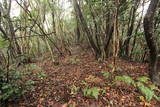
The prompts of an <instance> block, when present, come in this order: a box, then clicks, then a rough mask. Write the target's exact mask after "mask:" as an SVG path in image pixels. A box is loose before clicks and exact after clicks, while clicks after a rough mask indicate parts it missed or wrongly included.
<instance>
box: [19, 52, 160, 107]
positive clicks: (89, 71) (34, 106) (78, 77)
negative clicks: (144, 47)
mask: <svg viewBox="0 0 160 107" xmlns="http://www.w3.org/2000/svg"><path fill="white" fill-rule="evenodd" d="M73 53H74V55H72V56H67V57H65V58H61V60H60V65H58V66H55V65H54V64H53V63H52V62H51V61H47V59H48V56H47V55H46V56H44V57H45V58H44V59H45V60H43V61H41V62H37V63H36V64H37V65H38V66H40V67H42V68H43V71H44V72H46V74H47V77H46V78H45V79H43V80H40V79H38V78H36V77H35V76H34V75H32V76H31V77H30V78H29V79H32V80H34V81H36V82H35V87H34V88H33V89H32V90H31V91H30V92H29V93H27V94H26V95H25V96H26V97H25V99H24V100H22V101H20V103H19V106H20V107H122V106H123V107H129V106H136V107H141V106H142V107H143V106H145V102H143V101H141V100H140V99H139V96H142V95H141V94H140V93H139V92H138V90H137V89H136V88H134V87H133V86H128V85H126V84H122V83H117V84H115V85H112V84H111V81H112V78H110V79H108V80H106V79H105V78H104V77H103V75H102V73H101V71H105V72H111V70H110V69H109V68H107V65H109V64H112V63H111V62H112V61H111V59H109V60H108V61H106V62H103V63H99V62H97V61H95V59H94V57H93V56H92V55H91V52H89V51H88V52H73ZM75 58H77V59H80V62H77V63H76V64H71V63H70V62H71V61H70V60H71V59H75ZM117 64H118V66H119V67H120V68H121V69H122V70H123V72H116V73H112V76H113V75H129V76H131V77H133V78H136V77H139V76H144V75H147V73H146V71H147V69H146V67H147V64H142V63H135V62H128V61H126V60H122V59H118V60H117ZM35 72H36V71H33V74H34V73H35ZM89 78H96V80H95V81H94V82H91V81H90V80H89ZM82 80H86V81H87V82H88V83H89V82H91V83H89V84H90V85H89V87H94V86H96V87H100V88H101V89H104V90H105V91H106V93H105V94H103V95H102V94H101V95H99V98H98V100H96V99H94V98H92V97H84V96H83V94H82V91H81V90H82V89H83V88H85V85H84V84H83V82H82ZM73 85H75V86H77V87H80V90H79V91H78V92H76V93H71V88H70V87H71V86H73ZM146 104H147V103H146ZM67 105H68V106H67ZM69 105H70V106H69ZM71 105H72V106H71ZM156 105H157V107H158V105H159V106H160V103H158V102H156V101H154V100H153V101H151V102H150V104H148V106H151V107H152V106H156Z"/></svg>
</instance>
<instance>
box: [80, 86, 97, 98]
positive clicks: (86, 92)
mask: <svg viewBox="0 0 160 107" xmlns="http://www.w3.org/2000/svg"><path fill="white" fill-rule="evenodd" d="M82 92H83V95H84V96H92V97H94V98H95V99H98V96H99V88H97V87H93V88H84V89H82Z"/></svg>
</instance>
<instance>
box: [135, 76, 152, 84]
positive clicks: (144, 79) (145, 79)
mask: <svg viewBox="0 0 160 107" xmlns="http://www.w3.org/2000/svg"><path fill="white" fill-rule="evenodd" d="M137 80H138V81H139V82H142V83H148V81H149V80H150V79H149V78H148V77H145V76H143V77H139V78H138V79H137Z"/></svg>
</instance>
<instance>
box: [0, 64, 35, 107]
mask: <svg viewBox="0 0 160 107" xmlns="http://www.w3.org/2000/svg"><path fill="white" fill-rule="evenodd" d="M12 67H13V68H11V67H10V71H9V72H8V75H9V77H7V76H6V75H5V74H6V73H7V71H5V70H2V69H1V70H0V77H1V78H0V101H2V102H5V101H13V100H15V99H17V98H20V97H23V95H24V94H25V93H26V92H27V91H28V90H29V89H30V88H32V86H33V84H34V82H33V81H32V80H28V81H23V78H24V77H25V76H26V75H24V73H23V72H20V71H18V70H17V69H16V68H14V66H12ZM4 104H5V103H1V104H0V106H5V105H4Z"/></svg>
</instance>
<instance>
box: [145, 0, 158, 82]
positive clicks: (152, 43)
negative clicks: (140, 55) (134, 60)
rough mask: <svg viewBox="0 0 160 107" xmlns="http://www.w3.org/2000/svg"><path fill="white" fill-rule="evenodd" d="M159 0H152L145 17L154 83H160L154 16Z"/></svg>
mask: <svg viewBox="0 0 160 107" xmlns="http://www.w3.org/2000/svg"><path fill="white" fill-rule="evenodd" d="M158 4H159V0H151V3H150V5H149V8H148V10H147V13H146V15H145V17H144V32H145V38H146V41H147V45H148V48H149V50H150V51H149V52H150V65H149V76H150V78H151V80H152V82H156V83H157V82H160V76H159V72H158V69H157V67H158V63H157V60H158V49H157V43H156V39H155V38H156V37H155V35H154V21H155V20H154V16H155V14H156V11H157V7H158Z"/></svg>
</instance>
